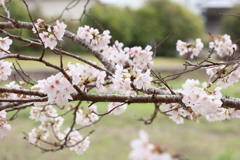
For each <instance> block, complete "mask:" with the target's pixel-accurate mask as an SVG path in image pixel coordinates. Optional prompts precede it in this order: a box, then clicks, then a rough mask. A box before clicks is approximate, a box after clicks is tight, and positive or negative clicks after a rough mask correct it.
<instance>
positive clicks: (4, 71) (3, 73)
mask: <svg viewBox="0 0 240 160" xmlns="http://www.w3.org/2000/svg"><path fill="white" fill-rule="evenodd" d="M11 67H12V63H9V62H7V61H4V60H0V81H2V80H3V81H5V80H7V79H8V77H9V76H10V75H11V73H12V70H11Z"/></svg>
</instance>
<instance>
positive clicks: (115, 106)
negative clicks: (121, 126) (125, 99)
mask: <svg viewBox="0 0 240 160" xmlns="http://www.w3.org/2000/svg"><path fill="white" fill-rule="evenodd" d="M126 109H127V105H126V104H123V103H119V102H112V103H109V104H108V111H112V112H111V114H113V115H120V114H122V113H123V112H124V111H125V110H126Z"/></svg>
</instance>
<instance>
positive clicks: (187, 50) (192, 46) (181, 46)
mask: <svg viewBox="0 0 240 160" xmlns="http://www.w3.org/2000/svg"><path fill="white" fill-rule="evenodd" d="M176 49H177V51H178V52H179V54H180V56H183V55H185V54H189V55H190V58H191V59H193V58H194V57H197V56H199V54H200V53H201V51H202V49H203V43H202V41H201V39H199V38H198V39H196V41H195V43H186V42H183V41H181V40H178V41H177V46H176Z"/></svg>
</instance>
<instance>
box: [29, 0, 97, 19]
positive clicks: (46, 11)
mask: <svg viewBox="0 0 240 160" xmlns="http://www.w3.org/2000/svg"><path fill="white" fill-rule="evenodd" d="M26 1H27V3H28V5H29V8H30V10H34V9H36V7H39V8H40V9H41V12H42V14H43V15H44V16H46V17H50V18H56V17H58V16H59V15H61V13H62V11H63V10H64V9H65V8H66V7H67V6H68V4H69V3H70V2H72V0H26ZM86 2H87V0H80V1H79V3H78V4H77V5H74V4H75V3H72V4H70V5H69V8H71V7H72V6H74V7H72V8H71V9H69V10H66V11H65V12H64V14H63V18H67V19H79V18H80V17H81V15H82V13H83V10H84V6H85V4H86ZM98 2H99V1H98V0H90V1H89V5H88V7H90V6H91V5H92V4H94V3H98Z"/></svg>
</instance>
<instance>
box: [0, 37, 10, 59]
mask: <svg viewBox="0 0 240 160" xmlns="http://www.w3.org/2000/svg"><path fill="white" fill-rule="evenodd" d="M11 44H12V40H11V39H9V37H4V38H2V37H0V57H3V56H4V55H6V54H7V53H8V52H9V51H8V50H9V48H10V45H11Z"/></svg>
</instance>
